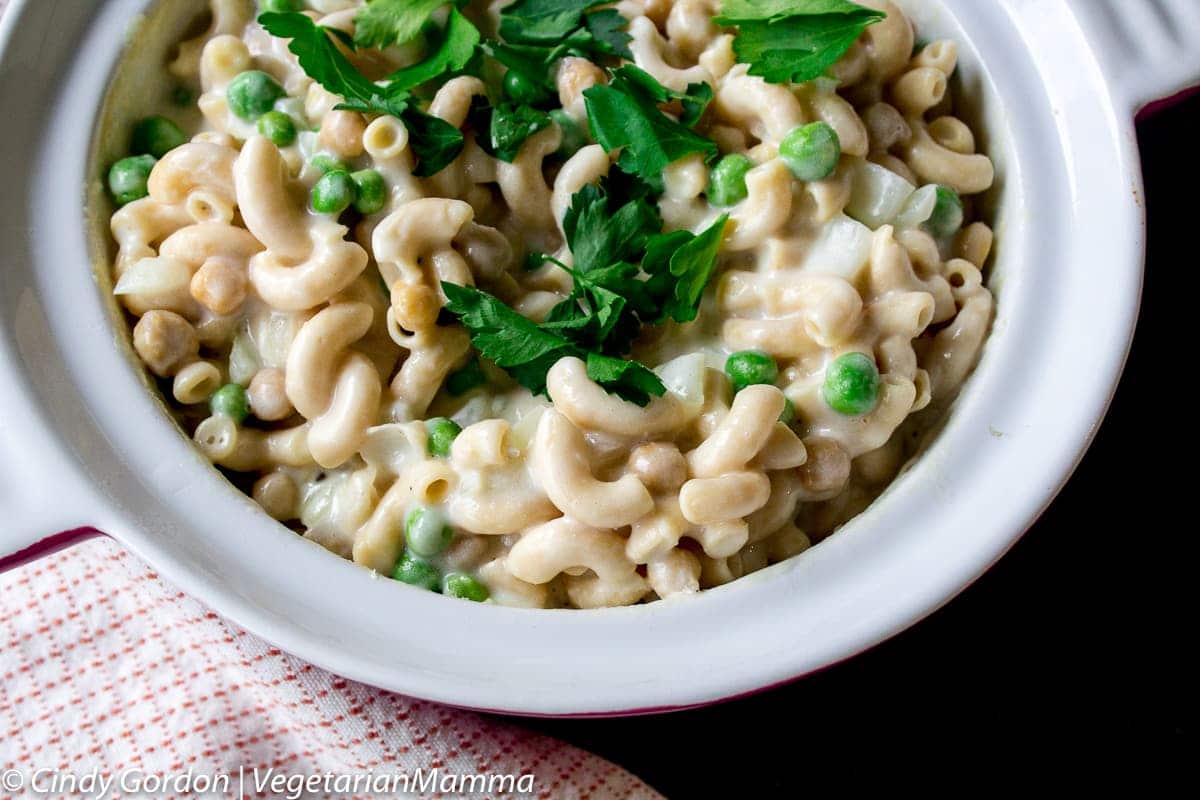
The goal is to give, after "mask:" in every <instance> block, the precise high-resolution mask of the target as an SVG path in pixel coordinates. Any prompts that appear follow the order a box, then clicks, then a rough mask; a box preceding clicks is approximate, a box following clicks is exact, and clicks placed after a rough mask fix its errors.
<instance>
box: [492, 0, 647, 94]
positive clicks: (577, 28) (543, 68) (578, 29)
mask: <svg viewBox="0 0 1200 800" xmlns="http://www.w3.org/2000/svg"><path fill="white" fill-rule="evenodd" d="M599 5H604V0H517V2H515V3H513V4H512V5H509V6H506V7H505V8H504V9H503V10H502V11H501V12H500V38H501V39H503V40H504V45H501V47H503V46H509V47H515V48H517V49H519V50H521V51H523V53H524V57H525V59H526V60H527V61H529V60H533V61H536V62H537V64H538V69H537V70H531V69H529V68H528V65H527V66H526V67H525V68H522V67H521V66H515V67H514V65H512V64H511V63H509V62H508V61H506V60H505V59H504V58H503V57H502V56H501V55H496V58H497V60H500V61H503V62H504V63H505V64H506V65H507V66H509V67H510V68H515V69H517V70H518V71H519V72H521V73H522V75H524V76H525V77H532V76H533V75H534V74H535V72H536V74H537V75H540V76H542V77H545V76H546V75H548V74H549V73H550V72H551V70H552V68H553V66H554V64H555V63H556V62H557V61H558V60H559V59H561V58H563V57H564V56H580V57H582V58H588V59H593V60H599V59H601V58H604V57H606V56H617V57H620V58H627V59H632V58H633V54H632V53H631V52H630V51H629V46H628V42H629V40H630V38H631V37H630V36H629V34H628V33H626V32H625V30H624V29H625V28H626V26H627V25H628V24H629V21H628V20H626V19H625V18H624V17H622V16H621V14H620V13H619V12H618V11H617V10H616V9H612V8H606V9H601V10H599V11H592V10H591V9H593V8H595V7H596V6H599Z"/></svg>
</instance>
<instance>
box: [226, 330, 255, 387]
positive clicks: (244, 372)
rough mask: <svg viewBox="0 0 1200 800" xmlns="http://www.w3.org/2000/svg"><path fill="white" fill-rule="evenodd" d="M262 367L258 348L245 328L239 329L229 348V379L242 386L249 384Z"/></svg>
mask: <svg viewBox="0 0 1200 800" xmlns="http://www.w3.org/2000/svg"><path fill="white" fill-rule="evenodd" d="M261 367H262V362H261V361H260V360H259V358H258V348H257V347H255V346H254V342H253V341H252V340H251V339H250V334H249V333H247V332H246V331H245V330H241V331H238V333H237V335H236V336H234V337H233V345H232V346H231V347H230V349H229V380H230V382H232V383H238V384H241V385H242V386H249V385H250V381H251V379H253V378H254V376H255V374H257V373H258V370H259V369H260V368H261Z"/></svg>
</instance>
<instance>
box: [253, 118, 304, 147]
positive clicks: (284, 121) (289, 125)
mask: <svg viewBox="0 0 1200 800" xmlns="http://www.w3.org/2000/svg"><path fill="white" fill-rule="evenodd" d="M258 132H259V133H261V134H262V135H263V136H265V137H267V138H268V139H270V140H271V143H272V144H273V145H275V146H276V147H287V146H288V145H290V144H292V143H293V142H295V141H296V123H294V122H292V118H291V117H289V116H288V115H287V114H285V113H283V112H282V111H268V112H267V113H265V114H263V115H262V116H261V117H259V118H258Z"/></svg>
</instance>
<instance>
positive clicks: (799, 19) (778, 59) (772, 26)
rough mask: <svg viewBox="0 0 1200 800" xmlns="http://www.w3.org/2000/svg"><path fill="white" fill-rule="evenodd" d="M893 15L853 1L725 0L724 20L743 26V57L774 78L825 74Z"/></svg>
mask: <svg viewBox="0 0 1200 800" xmlns="http://www.w3.org/2000/svg"><path fill="white" fill-rule="evenodd" d="M886 16H887V15H886V14H885V13H884V12H882V11H878V10H876V9H873V8H864V7H863V6H860V5H858V4H857V3H851V2H849V0H723V2H722V3H721V13H720V14H719V15H718V16H716V17H713V20H714V21H715V22H716V23H717V24H719V25H725V26H737V28H738V35H737V38H735V39H734V40H733V52H734V55H736V56H737V60H738V61H740V62H741V63H743V64H749V65H750V74H751V75H758V76H760V77H762V78H764V79H765V80H767V81H769V82H770V83H789V82H796V83H801V82H803V81H810V80H812V79H813V78H817V77H820V76H821V75H823V74H825V71H826V70H827V69H829V67H831V66H832V65H833V63H834V62H835V61H837V60H838V59H839V58H841V56H842V54H843V53H845V52H846V51H847V50H848V49H849V48H850V45H852V44H854V42H855V40H856V39H858V37H859V36H860V35H861V34H862V32H863V31H864V30H866V29H867V27H868V26H870V25H874V24H875V23H876V22H879V21H880V20H882V19H884V18H885V17H886Z"/></svg>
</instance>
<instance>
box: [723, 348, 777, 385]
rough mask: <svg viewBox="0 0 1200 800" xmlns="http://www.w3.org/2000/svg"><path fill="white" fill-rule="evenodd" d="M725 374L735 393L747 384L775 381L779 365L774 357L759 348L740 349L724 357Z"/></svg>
mask: <svg viewBox="0 0 1200 800" xmlns="http://www.w3.org/2000/svg"><path fill="white" fill-rule="evenodd" d="M725 374H726V375H728V376H729V380H730V382H731V383H732V384H733V391H734V393H735V394H736V393H737V392H740V391H741V390H742V389H745V388H746V387H747V386H754V385H755V384H759V383H768V384H772V383H775V379H776V378H778V377H779V366H778V365H777V364H776V363H775V359H773V358H771V357H770V356H769V355H767V354H766V353H764V352H762V351H760V350H742V351H740V352H737V353H733V354H731V355H730V356H729V358H727V359H725Z"/></svg>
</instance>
